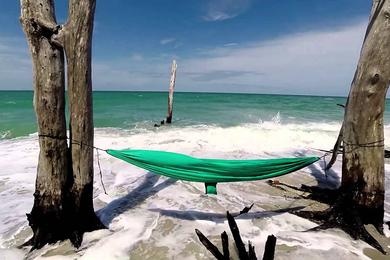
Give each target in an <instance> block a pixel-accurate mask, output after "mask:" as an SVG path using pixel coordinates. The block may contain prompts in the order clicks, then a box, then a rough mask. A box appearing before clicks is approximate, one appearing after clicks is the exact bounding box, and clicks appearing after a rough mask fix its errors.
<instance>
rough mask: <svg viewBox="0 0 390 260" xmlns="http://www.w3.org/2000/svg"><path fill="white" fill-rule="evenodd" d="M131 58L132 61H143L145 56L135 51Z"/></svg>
mask: <svg viewBox="0 0 390 260" xmlns="http://www.w3.org/2000/svg"><path fill="white" fill-rule="evenodd" d="M130 59H131V60H132V61H142V60H143V59H144V57H143V56H142V55H141V54H139V53H133V54H131V56H130Z"/></svg>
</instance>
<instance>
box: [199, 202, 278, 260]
mask: <svg viewBox="0 0 390 260" xmlns="http://www.w3.org/2000/svg"><path fill="white" fill-rule="evenodd" d="M252 206H253V204H252V205H251V206H250V207H245V208H244V210H242V211H241V212H242V213H241V212H240V214H244V213H247V212H248V211H249V210H250V209H251V208H252ZM240 214H238V215H240ZM226 217H227V219H228V223H229V228H230V231H231V232H232V235H233V238H234V242H235V245H236V248H237V252H238V255H239V259H240V260H255V259H257V256H256V253H255V247H254V246H253V245H252V243H251V241H248V251H247V250H246V248H245V244H244V242H243V241H242V239H241V235H240V231H239V229H238V226H237V223H236V221H235V219H234V217H233V216H232V215H231V214H230V213H229V211H228V212H226ZM195 232H196V234H197V236H198V238H199V240H200V241H201V243H202V244H203V245H204V246H205V247H206V248H207V250H208V251H210V252H211V254H212V255H213V256H214V257H215V258H216V259H218V260H229V259H230V253H229V242H228V235H227V234H226V232H225V231H224V232H223V233H222V234H221V241H222V249H223V253H221V252H220V251H219V249H218V247H216V246H215V245H214V244H213V243H212V242H211V241H210V240H209V239H207V237H206V236H204V235H203V234H202V232H200V231H199V230H198V229H195ZM275 246H276V237H274V236H273V235H271V236H268V239H267V242H266V246H265V251H264V256H263V259H266V260H272V259H274V255H275Z"/></svg>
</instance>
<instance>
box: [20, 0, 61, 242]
mask: <svg viewBox="0 0 390 260" xmlns="http://www.w3.org/2000/svg"><path fill="white" fill-rule="evenodd" d="M20 21H21V24H22V27H23V30H24V32H25V34H26V37H27V40H28V43H29V48H30V52H31V56H32V63H33V84H34V108H35V113H36V115H37V122H38V134H39V147H40V152H39V161H38V168H37V179H36V184H35V193H34V206H33V208H32V210H31V213H30V214H27V217H28V220H29V223H30V226H31V228H32V229H33V232H34V236H33V238H32V240H31V242H32V243H33V245H34V247H38V248H39V247H42V246H43V245H44V244H46V243H50V242H55V241H57V240H61V239H64V238H65V234H64V232H63V231H64V230H63V227H64V223H65V222H66V219H65V215H66V213H65V210H66V209H65V208H64V207H63V206H64V205H63V204H64V196H65V195H66V191H65V188H66V182H67V164H68V162H67V143H66V124H65V96H64V94H65V81H64V55H63V50H62V48H61V47H58V46H55V45H53V44H52V42H51V36H52V34H53V32H54V31H55V30H56V19H55V14H54V7H53V5H52V1H50V0H42V1H29V0H22V1H21V17H20ZM51 136H52V137H58V138H51Z"/></svg>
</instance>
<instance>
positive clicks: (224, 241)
mask: <svg viewBox="0 0 390 260" xmlns="http://www.w3.org/2000/svg"><path fill="white" fill-rule="evenodd" d="M221 240H222V251H223V256H224V257H225V258H226V259H229V257H230V253H229V238H228V235H227V234H226V231H223V232H222V234H221Z"/></svg>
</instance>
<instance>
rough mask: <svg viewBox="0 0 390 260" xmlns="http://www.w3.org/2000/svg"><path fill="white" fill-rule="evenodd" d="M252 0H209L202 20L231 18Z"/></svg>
mask: <svg viewBox="0 0 390 260" xmlns="http://www.w3.org/2000/svg"><path fill="white" fill-rule="evenodd" d="M251 2H252V0H210V1H209V2H208V4H207V5H206V14H205V15H204V16H203V20H205V21H210V22H215V21H224V20H227V19H232V18H234V17H236V16H238V15H240V14H242V13H243V12H245V11H246V10H247V9H248V8H249V7H250V5H251Z"/></svg>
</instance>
